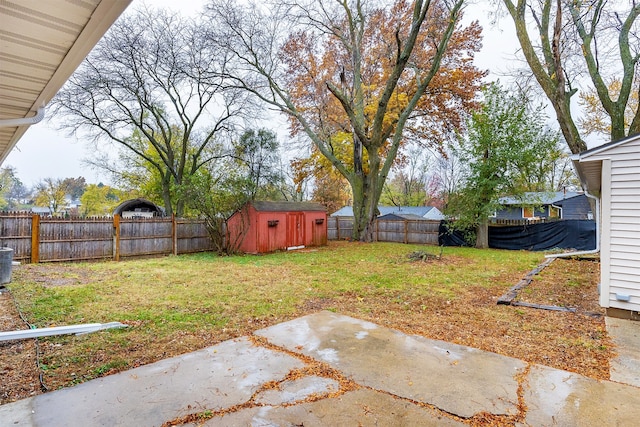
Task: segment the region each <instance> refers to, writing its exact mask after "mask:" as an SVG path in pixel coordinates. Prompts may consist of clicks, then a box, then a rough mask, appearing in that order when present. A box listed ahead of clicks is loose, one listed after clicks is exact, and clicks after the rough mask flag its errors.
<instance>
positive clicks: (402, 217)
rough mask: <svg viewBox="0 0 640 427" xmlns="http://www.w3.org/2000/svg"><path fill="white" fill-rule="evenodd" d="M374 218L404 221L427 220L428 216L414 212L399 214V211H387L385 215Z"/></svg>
mask: <svg viewBox="0 0 640 427" xmlns="http://www.w3.org/2000/svg"><path fill="white" fill-rule="evenodd" d="M376 219H379V220H382V221H385V220H389V221H405V220H410V221H411V220H412V221H428V220H429V219H428V218H423V217H421V216H419V215H416V214H400V213H389V214H386V215H381V216H379V217H377V218H376Z"/></svg>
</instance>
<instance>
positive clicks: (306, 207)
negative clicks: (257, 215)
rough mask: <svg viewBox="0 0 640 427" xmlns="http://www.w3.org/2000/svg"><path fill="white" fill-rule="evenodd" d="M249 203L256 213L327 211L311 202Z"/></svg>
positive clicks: (318, 204)
mask: <svg viewBox="0 0 640 427" xmlns="http://www.w3.org/2000/svg"><path fill="white" fill-rule="evenodd" d="M249 203H250V204H251V206H253V208H254V209H255V210H257V211H258V212H302V211H319V212H326V211H327V208H325V207H324V206H323V205H321V204H320V203H313V202H270V201H253V202H249Z"/></svg>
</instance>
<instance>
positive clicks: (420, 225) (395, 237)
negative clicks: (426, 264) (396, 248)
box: [327, 217, 440, 246]
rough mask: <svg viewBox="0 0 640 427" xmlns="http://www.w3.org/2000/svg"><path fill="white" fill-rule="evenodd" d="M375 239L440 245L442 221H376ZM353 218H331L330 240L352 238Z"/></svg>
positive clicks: (328, 232) (328, 225)
mask: <svg viewBox="0 0 640 427" xmlns="http://www.w3.org/2000/svg"><path fill="white" fill-rule="evenodd" d="M374 227H375V228H374V232H373V238H374V240H375V241H378V242H397V243H417V244H425V245H436V246H437V245H438V230H439V228H440V221H437V220H422V219H404V220H390V219H383V220H380V219H378V220H376V221H375V223H374ZM352 231H353V218H351V217H329V218H328V221H327V234H328V239H329V240H341V239H349V238H351V233H352Z"/></svg>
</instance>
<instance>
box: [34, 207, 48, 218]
mask: <svg viewBox="0 0 640 427" xmlns="http://www.w3.org/2000/svg"><path fill="white" fill-rule="evenodd" d="M31 213H32V214H36V215H40V216H51V209H50V208H47V207H42V206H33V207H32V208H31Z"/></svg>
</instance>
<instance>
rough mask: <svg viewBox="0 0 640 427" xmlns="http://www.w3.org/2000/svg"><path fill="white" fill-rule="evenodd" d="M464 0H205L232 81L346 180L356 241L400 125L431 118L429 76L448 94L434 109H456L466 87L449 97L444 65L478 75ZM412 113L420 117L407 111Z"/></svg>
mask: <svg viewBox="0 0 640 427" xmlns="http://www.w3.org/2000/svg"><path fill="white" fill-rule="evenodd" d="M463 3H464V1H463V0H455V1H448V0H440V1H421V0H416V1H414V2H413V3H411V4H410V3H407V2H403V1H396V2H393V4H392V5H389V4H386V5H385V4H384V3H383V2H376V1H366V0H353V1H347V0H344V1H329V0H316V1H307V0H297V1H293V0H290V1H278V2H271V3H269V4H267V5H261V6H259V5H257V4H253V3H252V4H249V5H245V6H243V5H238V4H237V3H234V2H230V1H228V0H212V1H211V3H210V4H209V5H208V14H209V16H210V18H211V24H210V28H211V35H210V37H211V40H212V41H213V42H214V43H216V44H219V45H222V46H226V47H228V48H229V49H230V50H231V51H232V52H233V59H234V62H235V64H237V66H236V67H235V69H236V70H241V71H242V72H241V73H236V74H234V75H233V77H234V78H235V80H236V82H237V85H238V86H239V87H242V88H244V89H246V90H248V91H249V92H251V93H252V94H254V95H255V96H256V97H258V98H259V99H260V100H261V101H263V102H264V103H266V104H267V105H269V106H271V107H273V108H275V109H276V110H278V111H281V112H284V113H285V114H286V115H287V116H288V117H290V119H291V127H292V130H293V131H294V132H296V131H302V132H304V133H305V134H306V135H307V137H308V138H309V139H310V140H311V141H312V142H313V144H315V146H316V147H317V149H318V150H319V151H320V152H321V153H322V155H323V156H325V157H326V158H327V159H329V160H330V162H331V164H332V166H333V167H335V168H336V169H337V170H338V171H339V172H340V173H341V174H342V175H343V176H344V177H345V178H346V179H347V180H348V181H349V183H350V185H351V188H352V192H353V210H354V218H355V223H354V231H353V236H352V237H353V238H354V239H356V240H370V239H371V238H372V231H373V220H374V218H375V214H376V209H377V204H378V200H379V198H380V194H381V192H382V188H383V185H384V182H385V180H386V178H387V176H388V174H389V171H390V169H391V166H392V165H393V163H394V161H395V158H396V156H397V154H398V151H399V149H400V145H401V143H402V142H403V138H404V136H403V131H404V129H405V126H406V125H407V123H408V122H412V121H414V123H416V124H417V125H416V129H420V130H422V131H425V132H426V130H427V129H429V126H427V125H425V123H426V122H428V119H429V118H430V117H433V116H435V115H436V110H437V108H435V105H431V107H432V108H431V112H430V113H427V111H428V108H426V107H424V105H423V104H420V102H421V101H423V100H424V99H423V95H424V94H425V92H426V91H427V89H428V88H429V87H430V84H431V82H432V80H434V79H439V81H440V82H441V86H439V89H440V90H439V91H436V92H438V94H440V95H443V94H445V93H446V95H448V96H449V97H448V102H442V103H441V105H442V106H452V105H456V108H457V111H460V110H463V109H464V108H463V107H461V104H459V103H457V102H456V100H459V99H468V98H465V96H466V95H468V94H469V93H472V92H473V93H475V91H474V90H473V89H472V90H470V91H468V93H466V94H464V95H462V94H461V93H454V92H455V91H454V90H453V89H452V90H450V91H448V90H447V84H446V83H445V82H449V81H450V80H447V76H448V75H447V73H446V72H445V70H454V69H456V70H458V71H459V72H461V73H462V75H463V76H464V78H463V79H458V88H462V86H465V84H467V83H468V86H465V89H466V88H473V87H474V85H475V84H477V81H476V79H479V78H480V77H481V76H482V73H481V72H479V71H478V70H476V69H475V68H474V67H472V65H471V62H470V61H468V58H469V55H467V53H468V52H473V51H474V50H476V49H478V48H479V47H478V45H477V42H478V39H479V27H477V26H475V25H472V26H471V27H470V29H464V30H463V29H460V28H459V27H458V24H459V18H460V16H461V10H462V6H463ZM451 46H455V48H452V47H451ZM471 56H472V54H471ZM460 92H462V90H461V91H460ZM434 96H436V94H435V92H434ZM471 98H473V96H471ZM419 106H422V107H424V108H418V107H419ZM458 107H459V108H458ZM418 109H419V110H420V111H421V114H415V113H416V111H418ZM420 124H422V125H423V126H420ZM433 127H435V126H433ZM339 133H343V134H348V135H349V137H348V139H349V141H350V144H351V145H352V149H351V152H352V156H350V158H349V160H348V161H345V159H342V158H340V157H338V155H337V154H336V152H335V151H334V147H333V141H334V140H335V139H334V137H335V136H336V134H339Z"/></svg>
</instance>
